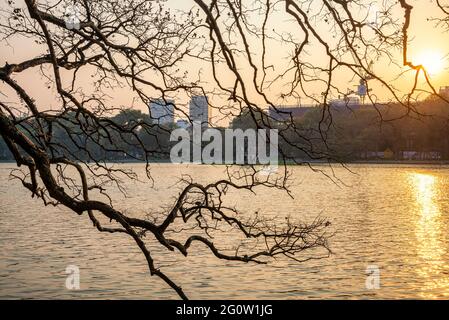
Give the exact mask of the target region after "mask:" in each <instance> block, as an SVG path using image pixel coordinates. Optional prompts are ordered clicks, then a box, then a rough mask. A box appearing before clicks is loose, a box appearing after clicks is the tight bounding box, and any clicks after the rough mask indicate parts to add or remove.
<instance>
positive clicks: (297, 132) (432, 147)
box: [0, 96, 449, 162]
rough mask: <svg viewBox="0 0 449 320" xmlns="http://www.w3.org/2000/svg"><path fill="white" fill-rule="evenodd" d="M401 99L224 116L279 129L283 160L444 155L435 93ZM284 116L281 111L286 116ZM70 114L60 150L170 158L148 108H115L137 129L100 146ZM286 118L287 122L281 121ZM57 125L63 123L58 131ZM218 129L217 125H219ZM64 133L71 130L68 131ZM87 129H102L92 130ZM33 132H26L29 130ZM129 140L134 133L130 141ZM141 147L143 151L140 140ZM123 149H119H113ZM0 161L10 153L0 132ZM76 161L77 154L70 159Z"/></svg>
mask: <svg viewBox="0 0 449 320" xmlns="http://www.w3.org/2000/svg"><path fill="white" fill-rule="evenodd" d="M406 111H407V110H406V109H405V108H402V107H401V106H400V105H397V104H395V105H376V106H372V105H370V106H360V107H357V108H353V109H351V108H350V107H341V106H340V107H329V106H328V107H326V108H323V107H316V108H313V109H311V110H310V111H308V112H307V113H306V114H305V115H304V116H303V117H300V118H297V119H294V121H293V122H290V121H287V122H285V123H284V122H282V121H275V120H274V119H272V118H270V117H269V116H268V114H265V113H260V112H259V113H257V112H254V111H251V110H249V109H244V110H243V111H242V112H241V113H240V115H238V116H237V117H235V118H234V119H233V121H232V122H231V123H230V127H231V128H233V129H239V128H240V129H242V130H246V129H249V128H253V129H256V128H258V127H259V128H275V129H278V130H279V150H280V152H279V154H280V156H281V157H283V158H284V160H286V161H288V160H289V159H292V160H294V161H303V160H306V161H307V160H327V161H329V160H330V161H357V160H371V159H376V160H412V159H414V160H448V159H449V107H448V104H447V103H445V102H444V101H442V100H439V99H438V98H436V97H433V96H430V97H429V98H427V99H426V100H424V101H422V102H419V103H416V104H415V109H414V110H413V112H410V110H408V112H406ZM285 116H287V117H288V114H287V115H285ZM70 117H75V114H72V115H71V114H68V115H65V117H64V118H63V120H61V121H59V122H58V124H56V125H55V127H54V128H52V139H53V141H54V143H55V145H57V146H58V145H59V146H60V147H59V148H57V149H58V152H60V153H61V154H69V153H70V154H73V153H75V154H77V156H78V157H79V159H88V158H89V157H88V155H89V156H90V158H93V159H97V160H98V161H132V160H135V161H139V160H144V158H145V156H146V157H147V158H148V159H150V160H152V161H156V162H157V161H166V160H168V159H169V155H170V148H171V147H172V146H173V145H174V144H175V143H176V142H170V133H171V131H172V130H173V129H175V128H177V127H176V125H175V124H170V125H164V126H161V125H158V124H157V122H156V123H155V121H154V120H152V119H151V117H150V115H148V114H145V113H142V112H141V111H140V110H132V109H128V110H122V111H121V112H120V113H119V114H117V115H115V116H113V117H110V118H108V120H110V123H111V124H112V125H113V124H118V125H120V126H123V127H125V128H129V130H132V131H133V132H137V135H131V134H129V137H126V133H124V134H122V136H121V137H114V136H112V137H104V139H110V141H112V142H113V144H117V143H120V144H122V145H121V146H120V147H119V148H114V149H111V150H107V149H105V148H100V147H99V146H98V144H97V143H95V141H96V139H91V138H90V137H89V136H90V133H89V130H88V127H89V125H88V122H89V120H88V119H86V120H85V125H83V126H80V123H83V122H80V121H79V119H77V121H70ZM286 123H288V125H286ZM35 125H36V124H35V123H32V122H26V121H24V124H23V130H24V132H26V131H28V130H30V132H31V131H32V130H33V127H34V126H35ZM63 126H65V127H66V128H67V127H70V129H69V130H65V129H66V128H65V129H64V128H63ZM220 129H224V128H220ZM67 132H71V133H72V134H70V135H68V134H67ZM92 134H101V132H98V131H96V132H94V133H92ZM30 136H32V135H30ZM136 139H138V140H140V141H137V140H136ZM141 143H143V144H144V145H145V146H146V150H147V154H146V155H143V154H142V148H140V147H139V144H141ZM115 150H125V151H126V152H116V151H115ZM0 160H13V157H12V155H11V153H10V152H9V150H8V148H7V146H6V144H5V142H4V141H3V139H2V138H1V137H0ZM75 160H76V159H75Z"/></svg>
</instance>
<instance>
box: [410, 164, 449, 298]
mask: <svg viewBox="0 0 449 320" xmlns="http://www.w3.org/2000/svg"><path fill="white" fill-rule="evenodd" d="M410 180H411V185H412V189H413V193H414V196H415V201H416V207H417V211H416V213H417V215H416V221H415V224H416V231H415V234H416V239H417V245H416V249H417V254H418V257H419V259H420V261H421V262H420V263H419V265H418V266H417V269H416V272H417V273H418V275H419V276H420V277H421V278H422V279H423V281H424V285H423V287H422V288H421V289H422V290H421V296H422V297H423V298H435V297H436V295H435V294H434V293H433V292H437V291H439V292H440V293H441V292H444V293H443V294H444V296H449V277H448V276H445V275H444V274H442V273H444V272H445V270H446V269H447V265H446V264H447V262H446V261H444V256H445V254H446V252H445V246H444V243H443V242H442V240H441V239H442V230H443V225H442V224H443V222H442V219H441V214H442V213H441V210H440V208H439V206H438V204H437V203H438V202H437V200H436V197H437V195H438V192H439V189H438V188H439V187H438V180H437V178H436V177H435V176H433V175H430V174H422V173H412V174H410ZM436 279H438V280H436Z"/></svg>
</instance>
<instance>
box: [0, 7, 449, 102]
mask: <svg viewBox="0 0 449 320" xmlns="http://www.w3.org/2000/svg"><path fill="white" fill-rule="evenodd" d="M17 2H18V3H19V2H20V1H17ZM371 2H372V1H371ZM408 2H409V3H410V4H412V5H413V6H414V10H413V11H412V13H413V16H412V25H411V27H410V30H409V33H410V40H411V42H410V45H409V56H410V59H411V60H412V61H413V62H414V63H422V62H423V61H422V60H421V61H418V58H419V57H422V56H425V57H426V56H427V57H431V58H432V59H435V57H441V60H442V61H441V62H440V66H439V67H438V68H437V69H439V70H436V72H434V73H433V74H432V81H433V83H434V86H435V87H436V88H439V87H440V86H443V85H449V63H448V61H449V60H448V56H447V55H448V54H449V32H444V31H443V30H442V29H441V28H439V27H436V26H435V22H432V21H428V18H432V17H436V16H439V15H440V11H438V9H437V7H436V5H435V1H433V0H419V1H411V0H409V1H408ZM179 3H180V2H179V1H177V2H176V1H169V2H168V5H169V6H172V7H173V8H180V7H181V5H179ZM181 3H182V6H183V7H185V8H186V7H189V6H194V5H195V4H194V3H193V1H183V2H181ZM0 6H1V7H0V8H4V6H5V4H4V3H3V2H2V4H1V5H0ZM396 12H397V19H398V21H402V20H403V11H401V10H399V8H398V10H397V11H396ZM271 19H272V20H273V21H271V23H272V26H274V27H273V28H277V30H276V31H278V30H279V31H278V32H282V31H284V30H285V29H288V28H290V23H291V17H286V16H285V13H284V15H281V14H275V15H273V17H272V18H271ZM258 20H260V17H257V15H255V16H254V21H256V22H257V21H258ZM298 37H299V38H300V34H298ZM259 49H260V43H259V44H256V43H253V44H252V47H251V50H252V51H253V52H254V54H255V56H257V54H258V51H259ZM291 50H292V48H291V46H288V45H285V44H276V43H274V42H273V43H270V45H269V46H268V48H267V60H268V62H267V64H270V63H273V64H274V65H276V66H278V67H281V66H283V67H285V66H286V65H287V64H288V62H289V61H288V60H286V59H285V58H286V57H287V56H288V55H289V54H290V53H291ZM44 52H45V50H44V49H43V48H40V47H37V46H36V45H35V44H34V43H33V42H32V41H30V40H27V39H24V38H20V39H12V40H10V41H9V43H6V42H5V41H2V43H1V53H0V64H2V65H3V64H4V63H5V62H6V61H7V62H9V63H19V62H21V61H23V60H25V59H28V58H32V57H35V56H38V55H40V54H43V53H44ZM307 52H308V58H307V59H310V61H311V62H316V63H317V64H320V63H321V62H322V61H320V59H322V58H323V55H322V52H320V51H319V50H315V48H314V47H313V45H311V46H309V47H308V48H307ZM391 54H392V55H393V57H394V59H396V61H397V62H398V63H401V52H400V50H396V51H395V52H394V51H393V52H391ZM424 62H425V59H424ZM431 66H432V65H431ZM185 67H186V69H189V70H190V71H191V73H192V74H194V75H195V74H197V72H198V71H199V70H200V69H202V73H203V76H204V82H205V86H209V87H211V88H212V87H215V84H214V82H213V81H212V77H211V74H210V67H209V66H208V65H206V64H203V63H199V64H198V63H194V62H193V63H192V64H191V65H186V66H185ZM245 68H248V65H247V66H244V65H242V70H244V69H245ZM278 70H280V69H278ZM404 70H405V69H404V68H398V67H396V66H393V65H391V64H387V63H386V61H378V62H376V63H375V65H374V72H375V73H376V74H379V75H381V76H382V77H383V79H385V80H386V81H387V82H389V83H392V84H394V85H395V87H396V88H397V89H398V91H399V92H402V93H406V92H407V90H409V89H410V88H411V86H412V84H413V76H414V75H413V74H412V73H410V72H408V73H405V74H403V75H401V76H399V75H400V74H401V72H403V71H404ZM434 71H435V70H434ZM48 74H51V72H48ZM398 76H399V77H398ZM336 77H337V83H338V86H339V88H340V90H342V91H343V90H345V88H355V85H356V84H357V83H358V81H357V80H356V79H353V78H352V76H350V75H349V74H344V73H341V74H337V75H336ZM14 78H15V79H16V80H17V81H18V82H19V83H21V84H22V85H23V86H24V87H25V88H27V90H29V92H30V94H31V95H32V96H33V97H34V98H35V99H36V100H37V101H38V104H39V105H40V106H41V107H42V108H44V109H46V108H47V107H48V106H50V107H57V103H55V100H54V97H55V91H54V88H53V86H51V84H50V85H49V84H48V83H47V81H48V79H45V78H43V77H42V76H40V75H39V73H38V72H37V71H36V70H29V71H27V72H24V73H22V74H19V75H14ZM222 78H223V79H224V81H225V82H226V72H225V71H223V74H222ZM229 79H231V78H229ZM248 80H249V78H248ZM89 82H90V77H89V73H88V72H86V73H85V74H84V75H83V74H81V76H80V83H79V85H81V86H83V89H84V90H86V91H87V92H89ZM420 83H423V79H421V81H420ZM372 87H373V92H374V93H375V94H376V96H378V98H379V100H385V99H388V95H387V93H386V92H385V89H384V88H382V87H381V86H379V85H376V84H372ZM422 88H423V89H428V88H426V87H422ZM0 90H1V93H2V94H1V95H0V99H1V100H2V101H5V102H8V101H16V100H14V99H15V97H14V94H13V93H12V92H11V91H10V90H8V88H6V87H5V85H4V84H0ZM282 90H284V89H283V86H282V84H278V85H275V86H273V88H272V89H271V90H267V93H268V94H269V96H270V98H271V99H272V100H273V101H274V102H275V103H279V104H282V103H285V102H287V103H292V100H289V101H282V99H279V97H278V95H279V93H280V92H282ZM312 90H313V89H312ZM318 91H319V89H318V88H317V94H318ZM110 94H111V98H110V103H111V104H113V105H114V106H131V105H132V104H133V94H132V93H131V92H130V91H129V90H121V89H119V88H114V90H112V91H111V92H110ZM333 98H336V97H333ZM255 99H256V100H257V99H259V100H258V101H260V103H261V104H262V103H263V102H262V101H263V100H262V99H261V98H260V97H259V98H255ZM302 102H303V103H309V102H310V101H307V99H304V100H302ZM177 103H179V104H180V105H185V104H187V103H188V98H187V97H182V96H179V97H177ZM136 107H137V108H144V107H143V106H142V105H141V104H138V103H137V104H136Z"/></svg>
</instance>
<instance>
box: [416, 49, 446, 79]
mask: <svg viewBox="0 0 449 320" xmlns="http://www.w3.org/2000/svg"><path fill="white" fill-rule="evenodd" d="M413 63H414V64H415V65H422V66H423V67H424V68H425V69H426V71H427V73H429V74H430V75H436V74H438V73H441V72H442V71H443V69H444V57H443V55H442V54H441V53H439V52H437V51H425V52H422V53H421V54H419V55H418V56H417V57H416V58H415V59H414V60H413Z"/></svg>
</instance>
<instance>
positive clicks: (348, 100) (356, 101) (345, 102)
mask: <svg viewBox="0 0 449 320" xmlns="http://www.w3.org/2000/svg"><path fill="white" fill-rule="evenodd" d="M329 105H330V106H331V107H336V108H340V107H350V108H351V107H359V106H360V98H359V97H345V98H343V99H335V100H332V101H331V102H329Z"/></svg>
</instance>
